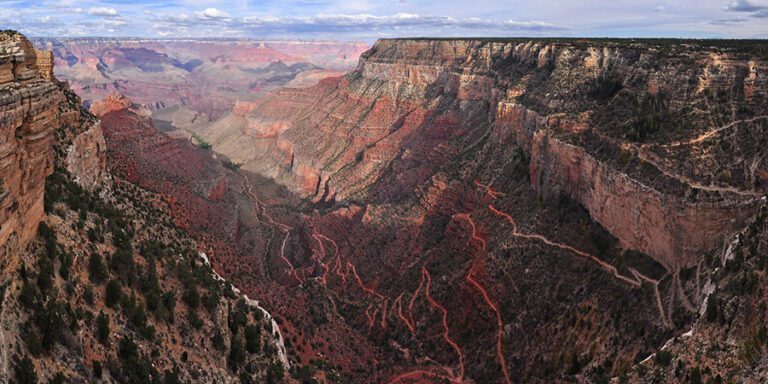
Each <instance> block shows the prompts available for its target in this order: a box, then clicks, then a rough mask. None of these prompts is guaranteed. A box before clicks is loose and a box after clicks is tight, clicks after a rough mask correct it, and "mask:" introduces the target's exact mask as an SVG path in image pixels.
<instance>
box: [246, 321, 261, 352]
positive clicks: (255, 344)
mask: <svg viewBox="0 0 768 384" xmlns="http://www.w3.org/2000/svg"><path fill="white" fill-rule="evenodd" d="M244 334H245V349H246V350H247V351H248V353H256V352H258V351H259V350H260V349H261V329H260V328H259V327H258V326H255V325H248V326H246V327H245V332H244Z"/></svg>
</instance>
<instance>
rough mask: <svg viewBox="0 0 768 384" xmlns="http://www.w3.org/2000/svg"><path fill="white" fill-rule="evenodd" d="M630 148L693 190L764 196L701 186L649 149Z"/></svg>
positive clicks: (736, 189) (735, 189)
mask: <svg viewBox="0 0 768 384" xmlns="http://www.w3.org/2000/svg"><path fill="white" fill-rule="evenodd" d="M630 147H631V148H634V149H635V150H636V151H637V157H638V158H639V159H640V160H642V161H644V162H646V163H648V164H651V165H653V166H654V167H655V168H656V169H658V170H659V171H660V172H661V173H663V174H664V175H666V176H668V177H670V178H673V179H675V180H679V181H681V182H683V183H684V184H688V185H690V186H691V187H693V188H696V189H701V190H705V191H714V192H725V193H734V194H737V195H741V196H748V197H755V198H758V197H762V196H763V193H760V192H753V191H745V190H741V189H738V188H734V187H718V186H716V185H705V184H701V183H700V182H698V181H696V180H693V179H691V178H690V177H688V176H685V175H682V174H680V173H677V172H674V171H671V170H669V169H667V167H666V165H665V164H663V163H662V162H661V160H660V159H659V158H658V157H657V156H656V155H655V154H653V153H651V152H650V151H649V150H648V149H646V148H643V147H642V146H638V145H630Z"/></svg>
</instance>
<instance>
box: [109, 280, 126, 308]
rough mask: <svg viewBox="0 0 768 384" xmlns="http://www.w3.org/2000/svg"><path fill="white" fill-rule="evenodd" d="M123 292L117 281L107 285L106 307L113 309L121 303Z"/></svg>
mask: <svg viewBox="0 0 768 384" xmlns="http://www.w3.org/2000/svg"><path fill="white" fill-rule="evenodd" d="M122 294H123V291H122V288H120V283H119V282H118V281H117V280H110V281H109V283H107V287H106V289H105V294H104V305H106V306H107V307H108V308H112V307H114V306H115V304H117V303H118V302H119V301H120V297H121V296H122Z"/></svg>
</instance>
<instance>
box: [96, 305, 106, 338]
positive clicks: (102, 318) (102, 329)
mask: <svg viewBox="0 0 768 384" xmlns="http://www.w3.org/2000/svg"><path fill="white" fill-rule="evenodd" d="M96 338H97V339H98V340H99V342H101V343H102V344H107V341H109V316H107V315H105V314H104V312H102V311H99V316H98V317H96Z"/></svg>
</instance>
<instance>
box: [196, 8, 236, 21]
mask: <svg viewBox="0 0 768 384" xmlns="http://www.w3.org/2000/svg"><path fill="white" fill-rule="evenodd" d="M197 15H198V16H200V17H202V18H206V19H227V18H229V14H228V13H226V12H224V11H222V10H219V9H216V8H206V9H205V10H204V11H202V12H197Z"/></svg>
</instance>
